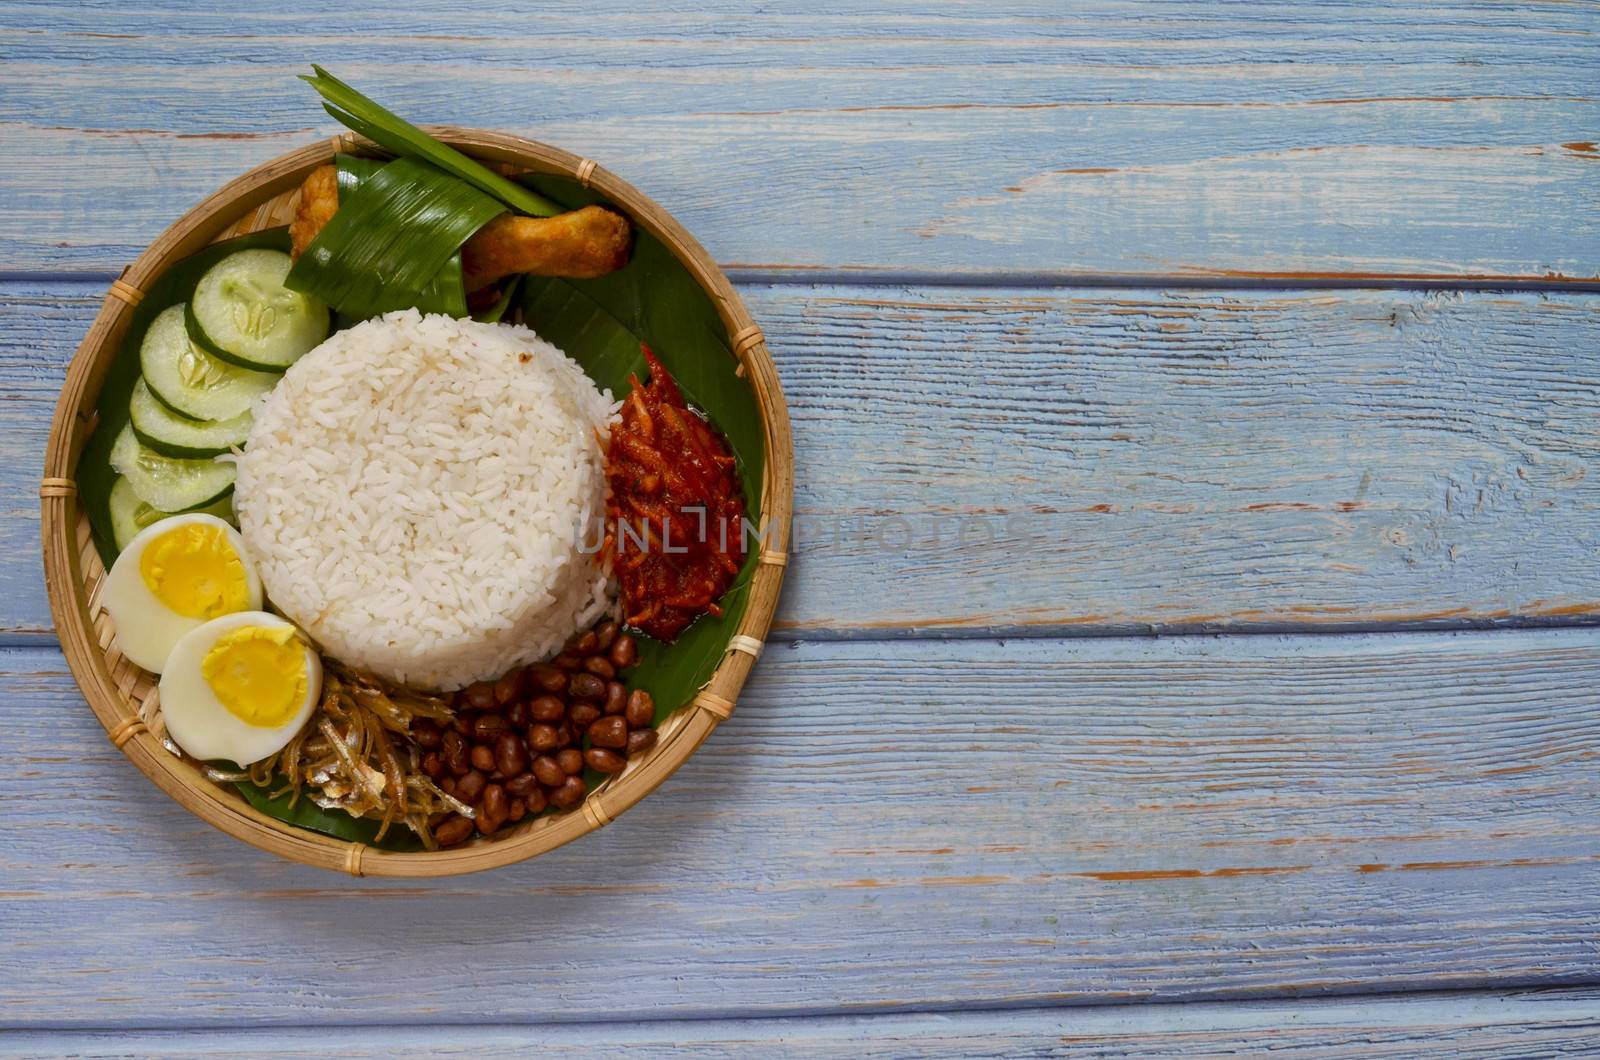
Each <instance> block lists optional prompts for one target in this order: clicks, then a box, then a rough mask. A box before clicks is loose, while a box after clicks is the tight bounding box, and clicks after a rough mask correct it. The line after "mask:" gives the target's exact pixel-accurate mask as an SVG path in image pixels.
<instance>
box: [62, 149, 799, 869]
mask: <svg viewBox="0 0 1600 1060" xmlns="http://www.w3.org/2000/svg"><path fill="white" fill-rule="evenodd" d="M429 131H430V132H431V133H433V134H434V135H435V136H437V137H438V138H439V139H441V140H443V141H445V142H446V143H449V144H452V145H453V146H455V147H457V148H458V149H460V150H461V151H463V152H465V153H466V154H469V155H472V156H473V157H475V158H477V159H479V160H480V161H483V162H484V163H486V164H488V165H490V166H491V167H492V168H497V169H499V171H500V172H502V173H504V174H507V175H515V174H518V173H529V172H532V173H545V174H555V175H560V176H566V177H571V178H573V179H576V180H577V181H578V182H579V183H580V184H583V185H584V186H585V187H590V188H593V189H595V190H596V191H598V192H600V193H601V194H603V195H604V196H605V197H606V198H607V199H609V200H610V201H611V202H612V203H613V204H614V205H616V206H618V207H620V208H621V209H623V210H624V211H626V212H627V213H628V215H629V216H630V217H631V218H632V219H633V221H634V223H636V224H639V225H641V226H643V227H644V229H646V230H647V231H649V232H650V233H651V234H653V235H654V236H655V237H656V238H658V239H660V240H661V241H662V243H663V244H665V245H666V246H667V247H669V248H670V249H671V250H672V252H673V253H674V254H675V255H676V256H677V257H678V258H679V260H680V261H682V262H683V264H684V265H685V266H686V267H687V268H688V269H689V270H690V272H691V273H692V274H693V275H694V277H695V279H696V280H697V281H698V282H699V284H700V286H701V287H702V288H703V289H704V290H705V291H706V292H707V293H708V294H709V295H710V297H711V298H712V300H713V301H714V303H715V304H716V305H717V307H718V311H719V313H720V314H721V317H722V322H723V324H724V326H725V327H726V328H727V332H728V338H729V343H730V345H731V347H732V349H733V355H734V356H735V357H736V358H737V359H738V362H739V366H738V368H737V371H738V373H739V374H740V375H741V376H742V377H743V378H745V380H746V381H747V382H748V383H749V385H750V388H751V391H752V393H753V394H754V396H755V399H756V402H757V404H758V406H759V408H760V410H761V414H762V419H763V421H764V423H765V426H766V445H767V459H766V462H765V472H764V475H763V479H762V483H761V510H762V512H763V513H764V518H765V520H766V523H767V525H768V526H769V527H770V528H771V532H770V534H769V536H768V538H767V540H766V542H765V544H764V546H763V548H762V551H761V553H760V555H759V556H758V558H757V567H756V570H755V575H754V579H753V582H752V585H751V590H750V597H749V603H748V606H747V608H746V611H745V614H744V618H743V620H742V621H741V622H740V624H739V628H738V630H737V631H736V632H735V634H734V635H733V636H732V637H731V638H730V640H729V643H728V647H727V649H726V651H725V653H724V654H723V657H722V660H721V662H720V663H719V664H718V666H717V668H716V671H715V673H714V674H713V676H712V678H711V680H710V681H709V682H708V683H707V684H706V686H705V687H704V688H703V689H702V690H701V691H700V692H699V694H698V695H696V696H695V698H694V699H693V700H691V701H690V702H689V703H687V704H685V705H684V706H682V707H681V708H679V709H678V710H677V711H675V712H674V713H673V714H672V715H670V716H669V717H668V718H666V719H664V720H663V721H662V723H661V725H660V726H659V732H660V738H659V741H658V742H657V744H656V746H655V747H654V748H653V749H652V750H651V751H650V752H648V753H646V754H644V755H641V756H637V757H635V758H633V759H630V761H629V762H628V767H627V769H625V770H624V771H623V772H621V773H619V774H617V775H615V776H613V777H611V778H608V779H607V780H606V781H605V782H604V783H602V784H600V785H598V786H597V787H596V788H595V789H594V791H592V792H591V793H590V794H589V796H588V798H587V799H586V800H585V801H584V802H583V803H582V805H581V806H580V807H579V808H578V809H575V810H572V811H570V812H567V813H562V814H553V815H546V816H542V817H538V818H535V819H532V820H530V821H525V822H523V823H521V824H519V825H516V826H514V827H512V828H509V829H504V830H502V831H501V832H500V833H497V834H496V835H495V837H493V838H492V839H488V840H483V839H479V840H476V841H474V842H472V843H469V844H467V845H464V846H461V847H455V848H451V849H448V850H439V851H423V852H416V853H400V852H394V851H387V850H380V849H377V848H374V847H368V846H366V845H364V844H362V843H353V842H350V841H348V840H343V839H336V838H333V837H332V836H326V835H322V834H321V833H317V832H310V831H305V830H302V829H299V828H295V827H293V826H291V825H289V824H286V823H285V822H283V821H279V820H277V819H275V818H272V817H269V816H267V815H266V814H263V813H261V812H259V811H258V810H256V809H254V808H253V807H252V806H250V805H249V804H248V803H247V802H246V801H245V800H244V799H243V798H242V797H241V796H239V795H238V794H236V793H234V792H233V791H231V790H228V789H225V788H223V787H221V786H219V785H217V784H214V783H212V782H211V781H209V780H207V779H206V778H205V777H204V776H202V775H201V773H200V772H199V770H198V769H197V768H195V767H194V766H193V765H192V764H191V763H189V762H188V761H186V760H184V759H181V758H179V757H178V756H177V755H175V754H173V753H172V752H170V751H169V750H167V749H166V747H165V746H164V745H163V743H162V742H161V739H160V736H159V732H153V731H151V728H150V723H151V721H152V720H153V709H154V706H155V679H154V678H153V676H152V675H151V674H149V673H147V672H145V671H144V670H141V669H139V668H138V667H136V666H134V665H133V664H132V663H130V662H129V661H128V660H127V659H125V658H124V657H123V656H122V655H121V653H119V652H118V651H117V650H116V647H115V645H114V644H113V643H112V630H111V627H110V619H109V617H108V616H107V615H106V614H105V613H104V611H103V609H102V608H101V606H100V601H99V596H100V587H101V583H102V582H103V580H104V578H105V569H104V567H103V566H102V564H101V561H100V557H99V554H98V553H97V552H96V550H95V546H94V542H93V541H92V540H91V538H90V533H89V521H88V518H87V517H86V516H85V515H84V513H83V511H82V508H81V506H80V505H79V503H78V498H77V487H76V484H75V479H74V475H75V472H76V470H77V463H78V457H79V455H80V454H81V453H82V451H83V446H84V443H85V441H86V440H87V438H88V436H89V434H90V432H91V431H92V430H93V427H94V415H95V413H94V409H95V403H96V400H97V399H98V397H99V393H100V388H101V385H102V383H103V382H104V380H105V377H106V373H107V371H108V369H109V368H110V365H111V361H112V359H113V358H114V357H115V355H116V354H117V351H118V349H119V347H120V345H121V342H122V339H123V336H124V334H125V332H126V330H127V327H128V324H129V320H130V318H131V316H132V310H133V308H134V307H135V306H136V305H138V304H139V301H140V300H141V298H142V297H143V291H144V289H145V288H146V287H147V286H149V284H151V283H152V282H153V281H154V280H155V279H156V278H157V277H159V276H160V275H161V274H162V273H163V272H164V271H165V270H166V269H167V268H168V267H169V266H171V265H172V264H173V263H175V262H177V261H179V260H181V259H183V258H186V257H188V256H189V255H191V254H193V253H195V252H196V251H198V250H200V249H201V248H202V247H204V246H206V245H208V244H210V243H212V242H216V241H218V240H222V239H228V238H232V237H234V236H239V235H245V234H248V233H250V232H255V231H259V230H261V229H265V228H272V227H277V226H280V225H283V224H287V223H288V221H289V220H290V219H291V218H292V217H293V215H294V210H295V206H296V204H297V202H298V198H299V187H300V184H301V182H302V181H303V180H304V179H305V177H306V175H307V174H308V173H310V172H311V170H312V169H314V168H316V167H317V166H320V165H323V164H325V163H327V162H329V161H331V160H332V158H333V156H334V155H335V154H338V153H348V152H352V151H353V152H355V153H380V152H378V151H377V150H376V148H374V147H373V145H371V144H367V143H366V142H365V141H363V140H361V139H360V138H358V137H355V136H352V135H351V134H348V133H346V134H343V135H341V136H337V137H334V138H332V139H331V140H324V141H321V142H319V143H316V144H312V145H310V146H307V147H302V148H300V149H299V150H297V151H291V152H290V153H288V154H286V155H282V156H280V157H278V158H275V159H273V160H272V161H270V162H266V163H264V164H262V165H260V166H257V167H256V168H254V169H252V170H250V171H249V172H247V173H245V174H244V175H243V176H241V177H239V178H238V179H236V180H234V181H232V182H231V183H229V184H227V185H225V186H224V187H222V188H221V189H220V190H218V191H217V192H216V193H214V194H213V195H211V197H210V198H208V199H206V200H205V201H204V202H202V203H200V204H199V205H198V206H196V207H195V208H194V209H192V210H190V211H189V212H188V213H187V214H185V215H184V217H183V218H182V219H181V220H179V221H178V222H177V223H176V224H174V225H172V227H170V228H168V229H167V230H166V231H165V232H163V233H162V234H161V237H160V238H159V239H157V240H156V241H155V242H154V243H152V244H151V245H150V247H149V248H148V249H146V250H145V252H144V253H143V254H141V255H140V256H139V258H138V260H137V261H135V262H134V263H133V264H132V265H130V266H129V267H128V268H127V269H125V270H123V273H122V275H121V277H120V278H119V279H117V280H114V281H112V283H111V287H110V290H109V291H108V292H107V295H106V300H105V303H104V305H103V306H102V307H101V309H100V313H99V315H98V316H96V317H95V320H94V323H93V325H91V326H90V328H89V332H88V334H87V335H85V336H84V339H83V342H82V344H81V345H80V346H79V347H78V351H77V354H76V355H75V356H74V357H73V359H72V364H71V366H70V367H69V368H68V370H67V378H66V382H65V384H63V386H62V388H61V397H60V399H59V401H58V402H57V403H56V412H55V419H54V422H53V424H52V426H51V431H50V441H49V448H48V451H47V453H46V455H45V462H44V478H43V481H42V482H41V484H40V489H39V496H40V509H41V510H40V536H41V539H42V543H43V548H44V566H45V581H46V585H47V588H48V590H49V595H50V609H51V612H52V614H53V615H54V617H55V624H56V632H57V635H58V636H59V638H60V641H61V648H62V651H63V652H64V653H65V654H66V658H67V664H68V665H69V666H70V667H71V669H72V674H73V676H74V677H75V678H76V679H77V682H78V686H79V687H80V688H81V689H82V690H83V695H84V698H85V699H86V700H87V701H88V703H89V706H90V708H91V709H93V710H94V713H95V716H96V717H98V718H99V719H100V723H101V724H102V725H103V726H105V730H106V734H107V735H108V736H109V737H110V739H111V742H112V744H114V745H115V746H116V747H118V748H120V749H121V750H122V752H123V753H124V754H125V755H127V756H128V757H129V758H130V759H132V761H133V763H134V765H136V766H138V767H139V769H140V770H141V771H142V772H143V773H144V774H145V775H146V776H147V777H149V778H150V779H151V780H152V781H154V782H155V784H156V786H157V787H159V788H161V790H163V791H165V792H166V793H167V794H168V795H170V796H171V797H172V798H174V799H175V800H177V801H178V802H179V803H180V804H182V805H183V806H185V807H187V808H188V809H189V810H191V811H193V812H194V813H195V814H196V815H198V816H199V817H201V818H202V819H204V820H206V821H208V822H209V823H211V824H213V825H215V826H216V827H217V828H220V829H222V831H224V832H227V833H228V834H229V835H231V836H234V837H236V838H238V839H242V840H244V841H245V842H247V843H250V844H251V845H253V846H256V847H260V848H261V849H262V850H266V851H269V852H271V853H273V854H277V855H280V856H281V857H285V858H288V859H290V860H291V861H297V862H301V863H303V864H306V865H315V866H317V867H318V868H324V869H332V870H335V871H341V872H347V873H349V874H351V875H353V876H400V877H433V876H450V875H455V874H457V873H465V872H476V871H478V870H481V869H491V868H496V867H498V866H501V865H509V864H511V863H513V862H517V861H522V860H524V859H526V858H531V857H534V856H535V855H538V854H542V853H544V852H546V851H549V850H553V849H555V848H556V847H558V846H560V845H562V844H563V843H566V842H569V841H571V840H573V839H576V838H578V837H579V836H581V835H583V834H585V833H587V832H590V831H593V830H594V829H596V828H600V827H602V826H603V825H605V824H607V823H609V822H611V821H612V820H614V819H615V818H616V817H617V815H618V814H620V813H622V811H624V810H626V809H627V808H628V807H630V806H632V805H633V804H634V803H636V802H638V801H639V800H640V799H642V798H644V797H645V796H646V795H648V794H649V793H650V792H651V791H653V790H655V788H656V787H657V785H659V784H660V783H661V782H662V781H664V780H665V779H666V778H667V777H668V776H669V775H671V773H672V772H673V771H674V770H675V769H677V768H678V767H679V766H680V765H682V764H683V762H684V760H685V759H687V758H688V757H689V755H691V754H692V753H694V750H695V748H697V747H699V746H700V744H701V742H702V741H704V740H705V738H706V737H707V736H709V735H710V734H711V731H712V730H713V729H715V728H716V727H717V725H718V724H719V723H720V722H723V721H725V720H727V719H728V718H729V717H730V716H731V715H732V713H733V708H734V704H735V702H736V701H737V699H738V696H739V691H740V689H741V688H742V687H743V685H744V682H745V678H746V677H747V676H748V675H749V673H750V669H751V667H752V666H754V664H755V661H756V658H757V657H758V656H759V655H760V652H761V647H762V644H763V642H764V641H765V639H766V635H767V630H768V629H769V628H770V626H771V624H772V616H773V612H774V611H775V610H776V608H777V603H778V593H779V590H780V588H781V587H782V583H783V574H784V568H785V565H786V563H787V551H786V550H787V548H788V540H789V536H788V531H789V523H790V510H791V506H792V504H793V492H794V448H793V442H792V440H791V437H790V432H789V413H788V408H787V406H786V405H785V404H784V400H783V392H782V389H781V388H780V386H779V382H778V375H777V371H776V369H775V368H774V366H773V363H772V357H771V355H770V354H769V353H768V350H767V347H766V342H765V339H764V338H763V336H762V333H761V329H760V328H759V327H757V326H756V324H755V322H754V321H753V320H752V319H751V317H750V314H749V311H748V310H746V309H745V306H744V303H743V302H742V301H741V300H740V298H739V296H738V294H737V293H735V291H734V289H733V287H732V285H731V284H729V282H728V279H727V277H726V276H724V275H723V274H722V270H721V269H719V268H718V267H717V264H716V262H714V261H713V260H712V259H711V257H710V256H709V255H707V253H706V252H705V250H704V248H702V247H701V246H700V244H699V243H697V242H696V241H695V240H694V238H693V237H692V236H690V235H689V233H688V232H687V231H685V230H684V229H683V227H682V226H681V225H679V224H678V222H677V221H675V220H674V219H673V218H672V216H671V215H670V214H668V213H667V211H665V210H663V209H662V208H661V207H660V206H658V205H656V204H655V203H654V202H652V201H651V200H650V199H649V198H648V197H646V196H645V195H643V194H642V193H640V192H639V191H638V190H637V189H635V188H634V187H633V186H632V185H630V184H628V183H627V182H625V181H623V180H621V179H620V178H618V177H616V176H614V175H612V174H611V173H608V172H607V171H605V170H604V169H601V168H600V167H599V166H597V165H596V164H595V163H594V162H593V161H590V160H589V159H585V158H579V157H578V156H576V155H573V154H570V153H568V152H566V151H561V150H558V149H556V148H554V147H549V146H547V145H545V144H541V143H536V142H534V141H531V140H524V139H522V138H520V137H516V136H508V135H505V134H503V133H495V132H486V131H481V130H475V129H464V128H456V127H453V126H433V127H430V128H429ZM158 728H159V726H158Z"/></svg>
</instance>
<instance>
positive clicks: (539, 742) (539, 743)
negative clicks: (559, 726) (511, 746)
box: [528, 725, 560, 751]
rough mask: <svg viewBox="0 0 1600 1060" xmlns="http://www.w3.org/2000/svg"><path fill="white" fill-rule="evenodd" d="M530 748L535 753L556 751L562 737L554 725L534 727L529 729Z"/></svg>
mask: <svg viewBox="0 0 1600 1060" xmlns="http://www.w3.org/2000/svg"><path fill="white" fill-rule="evenodd" d="M528 746H529V747H531V748H533V749H534V750H535V751H554V750H555V749H556V748H557V747H558V746H560V737H559V736H558V735H557V733H556V727H555V726H554V725H534V726H532V727H531V728H529V729H528Z"/></svg>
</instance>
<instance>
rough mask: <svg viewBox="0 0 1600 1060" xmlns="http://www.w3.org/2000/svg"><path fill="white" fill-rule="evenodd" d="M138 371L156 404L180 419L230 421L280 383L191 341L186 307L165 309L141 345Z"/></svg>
mask: <svg viewBox="0 0 1600 1060" xmlns="http://www.w3.org/2000/svg"><path fill="white" fill-rule="evenodd" d="M139 370H140V371H142V372H143V373H144V381H145V383H146V384H148V385H149V387H150V394H151V396H152V397H154V398H155V399H156V400H158V401H160V402H161V403H162V404H163V405H165V406H167V408H169V409H171V410H172V411H174V412H176V413H178V414H179V415H180V416H188V417H189V418H191V419H196V420H231V419H233V418H234V417H235V416H237V415H239V414H240V413H242V412H245V411H248V410H249V408H250V406H251V405H254V404H255V403H256V399H257V398H259V397H260V396H261V395H263V394H265V393H267V392H268V391H269V390H271V389H272V388H273V387H275V386H277V385H278V377H277V376H276V375H273V374H271V373H268V372H251V371H246V370H245V369H243V368H237V367H235V366H233V365H231V364H224V363H223V362H222V361H219V360H217V359H216V358H215V357H213V356H211V355H210V354H208V353H206V352H205V351H204V350H200V349H196V348H195V345H194V343H192V342H190V341H189V333H188V331H187V330H186V329H185V328H184V326H183V306H182V305H181V304H180V305H175V306H170V307H168V308H167V309H163V310H162V311H161V313H160V314H159V315H158V316H157V317H156V318H155V319H154V320H152V321H151V322H150V330H148V331H146V332H145V333H144V342H143V344H141V345H140V347H139Z"/></svg>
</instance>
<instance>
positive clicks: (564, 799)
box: [550, 777, 589, 810]
mask: <svg viewBox="0 0 1600 1060" xmlns="http://www.w3.org/2000/svg"><path fill="white" fill-rule="evenodd" d="M588 791H589V789H588V787H587V786H586V785H585V784H584V783H583V778H582V777H568V778H567V779H566V780H564V781H562V782H561V786H560V787H558V788H556V789H555V790H554V791H552V792H551V793H550V803H551V805H553V806H555V807H556V808H557V809H561V810H570V809H572V808H573V807H574V806H576V805H578V803H580V802H582V801H583V797H584V796H585V795H586V794H588Z"/></svg>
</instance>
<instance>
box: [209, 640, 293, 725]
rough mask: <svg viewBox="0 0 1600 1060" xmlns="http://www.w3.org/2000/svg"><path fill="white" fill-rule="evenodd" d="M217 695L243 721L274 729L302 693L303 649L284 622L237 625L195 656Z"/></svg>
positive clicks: (289, 715)
mask: <svg viewBox="0 0 1600 1060" xmlns="http://www.w3.org/2000/svg"><path fill="white" fill-rule="evenodd" d="M200 673H201V675H202V676H203V677H204V678H205V680H206V684H208V685H210V686H211V691H212V692H213V693H214V694H215V695H216V697H217V701H218V702H220V703H221V704H222V705H223V706H224V707H226V708H227V710H228V713H230V714H232V715H233V716H234V717H236V718H238V719H239V720H240V721H242V722H244V723H245V724H246V725H256V726H259V727H261V728H263V729H275V728H277V727H278V726H280V725H282V724H284V723H285V722H287V721H288V720H289V719H290V718H292V717H294V716H295V712H296V711H298V710H299V709H300V707H301V705H302V704H303V703H304V702H305V698H306V649H305V645H304V644H302V643H301V642H300V638H299V637H297V636H296V635H295V631H294V629H293V628H292V627H290V626H277V627H272V626H241V627H240V628H239V629H235V630H231V631H229V632H227V633H224V634H223V635H222V636H220V637H218V638H217V642H216V643H215V644H213V645H212V646H211V650H210V651H208V652H206V657H205V658H204V659H203V660H201V662H200Z"/></svg>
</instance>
